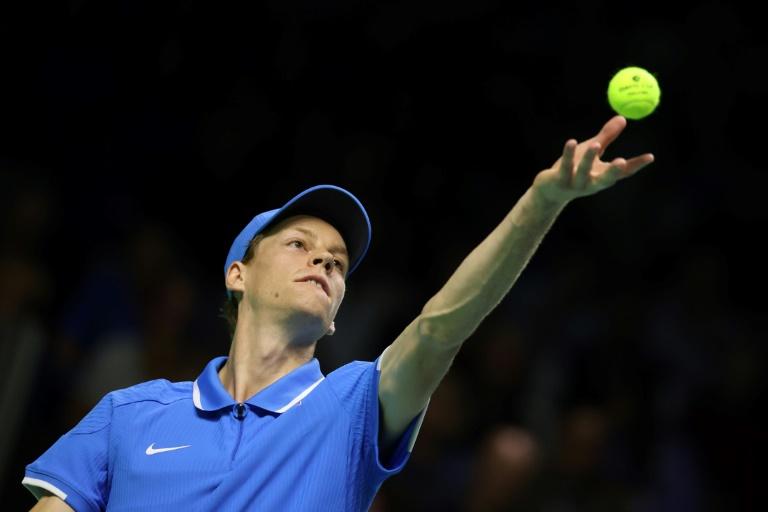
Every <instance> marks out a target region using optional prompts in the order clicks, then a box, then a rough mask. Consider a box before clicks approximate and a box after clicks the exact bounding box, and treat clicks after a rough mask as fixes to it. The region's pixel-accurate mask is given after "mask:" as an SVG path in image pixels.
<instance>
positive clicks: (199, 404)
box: [22, 356, 427, 512]
mask: <svg viewBox="0 0 768 512" xmlns="http://www.w3.org/2000/svg"><path fill="white" fill-rule="evenodd" d="M226 360H227V358H226V357H217V358H215V359H213V360H211V361H210V362H209V363H208V364H207V365H206V367H205V369H204V370H203V372H202V373H201V374H200V376H199V377H198V378H197V380H196V381H195V382H178V383H171V382H169V381H167V380H154V381H149V382H145V383H142V384H138V385H136V386H132V387H130V388H126V389H121V390H118V391H113V392H111V393H109V394H107V395H106V396H105V397H104V398H103V399H102V400H101V401H100V402H99V403H98V404H97V405H96V407H94V409H93V410H92V411H91V412H90V413H88V415H86V416H85V417H84V418H83V419H82V421H80V423H79V424H78V425H76V426H75V427H74V428H73V429H72V430H71V431H69V432H68V433H66V434H65V435H63V436H62V437H61V438H60V439H59V440H58V441H57V442H56V443H55V444H54V445H53V446H51V448H49V449H48V450H47V451H46V452H45V453H44V454H43V455H42V456H41V457H40V458H39V459H37V460H36V461H35V462H33V463H32V464H30V465H29V466H27V470H26V473H25V477H24V480H23V481H22V483H23V484H24V485H25V486H26V487H27V488H28V489H29V490H30V491H31V492H32V493H33V494H34V495H35V496H37V497H40V496H41V495H45V494H48V493H50V494H54V495H56V496H58V497H60V498H61V499H63V500H64V501H65V502H66V503H68V504H69V505H70V506H71V507H72V508H74V509H75V510H76V511H78V512H81V511H97V510H110V511H125V510H131V511H144V510H146V511H153V510H158V511H159V510H162V511H163V512H167V510H168V507H169V506H173V505H179V506H183V507H184V510H185V511H193V510H201V511H203V510H205V511H213V510H215V511H250V510H260V511H265V510H266V511H271V510H280V511H314V510H317V511H320V510H322V511H339V512H341V511H344V512H346V511H355V510H368V508H369V507H370V505H371V503H372V502H373V498H374V496H375V494H376V492H377V491H378V489H379V487H380V486H381V484H382V483H383V482H384V480H386V479H387V478H388V477H390V476H392V475H394V474H397V473H399V472H400V471H401V470H402V469H403V467H404V466H405V464H406V462H407V461H408V459H409V457H410V453H411V450H412V448H413V445H414V443H415V440H416V436H417V435H418V431H419V428H420V426H421V422H422V420H423V419H424V415H425V413H426V409H427V407H425V408H424V409H423V410H422V411H421V413H420V414H419V415H417V416H416V417H415V418H414V419H413V420H412V421H411V423H410V424H409V426H408V428H407V429H406V430H405V432H403V434H402V435H401V437H400V439H399V441H398V444H397V447H396V449H395V451H394V453H393V454H392V456H391V457H390V459H389V460H382V457H381V456H380V454H379V445H378V437H379V435H378V431H379V426H380V425H379V401H378V384H379V377H380V374H381V368H380V365H381V356H379V357H378V358H377V359H376V360H375V361H373V362H366V361H353V362H351V363H349V364H346V365H344V366H342V367H340V368H338V369H337V370H335V371H333V372H331V373H330V374H328V376H327V377H324V376H323V374H322V373H321V371H320V364H319V362H318V360H317V359H312V360H310V361H309V362H307V363H306V364H304V365H302V366H300V367H298V368H296V369H295V370H293V371H292V372H290V373H289V374H287V375H285V376H283V377H281V378H280V379H278V380H277V381H276V382H274V383H272V384H271V385H269V386H267V387H266V388H264V389H263V390H261V391H260V392H259V393H257V394H256V395H254V396H252V397H251V398H249V399H248V400H246V401H245V403H242V404H238V403H237V402H236V401H234V400H233V399H232V397H231V396H230V395H229V393H228V392H227V391H226V390H225V389H224V387H223V386H222V384H221V381H220V380H219V376H218V371H219V369H221V367H222V366H223V365H224V363H225V362H226Z"/></svg>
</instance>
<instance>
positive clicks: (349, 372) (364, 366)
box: [326, 361, 376, 382]
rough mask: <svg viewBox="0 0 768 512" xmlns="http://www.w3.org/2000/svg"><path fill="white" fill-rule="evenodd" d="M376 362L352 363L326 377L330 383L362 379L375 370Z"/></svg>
mask: <svg viewBox="0 0 768 512" xmlns="http://www.w3.org/2000/svg"><path fill="white" fill-rule="evenodd" d="M375 364H376V362H375V361H352V362H350V363H347V364H345V365H343V366H339V367H338V368H336V369H335V370H333V371H332V372H331V373H329V374H328V376H327V377H326V378H327V379H328V380H330V381H337V382H338V381H348V380H354V379H356V378H359V377H361V376H362V375H363V374H365V373H366V372H369V371H371V370H372V369H373V366H374V365H375Z"/></svg>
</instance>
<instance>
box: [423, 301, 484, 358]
mask: <svg viewBox="0 0 768 512" xmlns="http://www.w3.org/2000/svg"><path fill="white" fill-rule="evenodd" d="M473 331H474V327H470V326H467V325H464V324H463V323H462V322H459V321H457V320H456V319H455V318H452V317H451V316H450V315H446V314H436V313H434V312H429V311H427V310H426V309H425V310H424V311H422V312H421V315H419V323H418V333H419V338H421V339H423V340H429V341H430V343H432V344H440V345H441V346H444V347H445V348H447V349H452V348H455V347H457V346H460V345H461V344H462V343H463V342H464V341H465V340H466V339H467V338H468V337H469V336H470V335H471V334H472V332H473Z"/></svg>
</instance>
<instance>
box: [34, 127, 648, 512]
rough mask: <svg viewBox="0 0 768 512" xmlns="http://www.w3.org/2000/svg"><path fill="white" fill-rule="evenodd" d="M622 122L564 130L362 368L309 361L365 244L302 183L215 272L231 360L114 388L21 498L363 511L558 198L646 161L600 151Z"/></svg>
mask: <svg viewBox="0 0 768 512" xmlns="http://www.w3.org/2000/svg"><path fill="white" fill-rule="evenodd" d="M625 126H626V120H625V119H624V118H623V117H621V116H616V117H614V118H612V119H611V120H609V121H608V122H607V123H606V124H605V125H604V126H603V128H602V129H601V130H600V132H599V133H598V134H597V135H595V136H594V137H592V138H590V139H589V140H586V141H584V142H582V143H580V144H578V143H577V141H575V140H569V141H568V142H567V143H566V144H565V147H564V150H563V154H562V156H561V157H560V158H559V159H558V161H557V162H555V164H554V165H553V166H552V167H551V168H549V169H546V170H544V171H541V172H540V173H539V174H537V176H536V177H535V179H534V181H533V184H532V186H531V187H530V189H529V190H527V191H526V192H525V194H524V195H523V196H522V197H521V199H520V200H519V201H518V202H517V204H516V205H515V206H514V208H513V209H512V210H511V211H510V212H509V214H508V215H507V216H506V217H505V218H504V219H503V220H502V222H501V223H500V224H499V226H497V227H496V228H495V229H494V230H493V231H492V232H491V234H490V235H489V236H488V237H487V238H486V239H485V240H484V241H483V242H482V243H481V244H480V245H479V246H478V247H477V248H476V249H474V250H473V251H472V252H471V253H470V254H469V256H467V258H466V259H465V260H464V261H463V262H462V263H461V265H460V266H459V267H458V269H457V270H456V271H455V273H454V274H453V275H452V276H451V277H450V279H449V280H448V281H447V283H446V284H445V285H444V286H443V288H442V289H441V290H440V291H439V292H438V293H437V294H436V295H435V296H434V297H432V298H431V299H430V300H429V301H428V302H427V304H426V305H425V306H424V308H423V309H422V311H421V313H420V314H419V315H418V316H417V317H416V318H415V319H414V320H413V321H412V322H411V323H410V324H409V325H408V326H407V327H406V328H405V329H404V330H403V332H402V333H401V334H400V335H399V336H398V337H397V339H396V340H395V341H394V342H393V343H392V344H391V345H389V346H388V347H387V348H386V349H385V350H384V351H383V353H382V354H381V355H380V356H379V357H377V358H376V360H375V361H373V362H361V361H354V362H352V363H349V364H347V365H345V366H342V367H341V368H339V369H337V370H335V371H334V372H331V373H330V374H329V375H328V376H327V377H325V376H323V375H322V374H321V373H320V370H319V365H318V362H317V360H316V359H315V358H314V357H313V355H314V351H315V346H316V344H317V341H318V340H319V339H320V338H321V337H322V336H324V335H326V334H333V331H334V330H335V325H334V318H335V316H336V313H337V311H338V309H339V306H340V305H341V302H342V299H343V297H344V291H345V281H346V278H347V277H348V275H349V274H350V273H351V272H352V271H353V270H354V269H355V268H356V267H357V265H359V263H360V261H361V260H362V258H363V257H364V256H365V253H366V251H367V250H368V245H369V243H370V224H369V221H368V216H367V214H366V212H365V209H364V208H363V206H362V205H361V204H360V202H359V201H358V200H357V199H356V198H355V197H354V196H353V195H352V194H350V193H349V192H347V191H345V190H343V189H340V188H337V187H333V186H320V187H314V188H311V189H309V190H307V191H305V192H303V193H301V194H299V195H298V196H296V197H295V198H293V199H292V200H291V201H289V202H288V203H287V204H286V205H285V206H284V207H283V208H281V209H278V210H272V211H269V212H265V213H262V214H260V215H257V216H256V217H255V218H254V219H253V220H252V221H251V223H249V224H248V226H246V227H245V229H243V231H242V232H241V233H240V235H238V237H237V238H236V239H235V242H234V243H233V244H232V248H231V249H230V252H229V255H228V257H227V260H226V266H225V283H226V288H227V291H228V293H229V294H230V295H231V297H232V302H231V304H232V305H233V310H232V313H233V314H235V313H236V322H235V329H234V335H233V339H232V345H231V349H230V353H229V357H219V358H215V359H213V360H212V361H211V362H210V363H209V364H208V365H207V366H206V368H205V370H204V371H203V373H202V374H201V375H200V377H198V379H197V380H196V381H195V382H194V383H189V382H182V383H170V382H168V381H165V380H157V381H151V382H147V383H143V384H139V385H137V386H133V387H131V388H127V389H124V390H119V391H115V392H112V393H110V394H108V395H106V396H105V397H104V399H102V401H101V402H100V403H99V404H98V405H97V406H96V407H95V408H94V409H93V410H92V411H91V412H90V413H89V414H88V415H87V416H86V417H85V418H84V419H83V420H82V421H81V422H80V423H79V424H78V425H77V426H76V427H75V428H74V429H72V430H71V431H70V432H69V433H67V434H66V435H64V436H63V437H62V438H61V439H60V440H59V441H57V443H55V444H54V445H53V446H52V447H51V448H50V449H49V450H48V451H47V452H46V453H45V454H43V455H42V456H41V457H40V458H39V459H38V460H37V461H35V462H34V463H32V464H30V465H29V466H28V467H27V472H26V475H25V478H24V480H23V483H24V484H25V485H26V486H27V487H28V488H29V489H30V490H31V491H32V492H33V494H35V496H37V497H38V498H39V501H38V504H37V506H36V507H35V508H34V509H33V510H46V511H47V510H54V511H55V510H71V509H75V510H78V511H90V510H101V509H105V508H107V507H109V510H161V509H164V508H167V507H168V506H173V505H177V506H183V507H185V509H186V510H302V511H303V510H333V511H349V510H367V509H368V508H369V507H370V505H371V503H372V501H373V498H374V496H375V494H376V492H377V490H378V489H379V487H380V486H381V484H382V483H383V481H384V480H385V479H386V478H388V477H389V476H391V475H393V474H395V473H397V472H399V471H401V470H402V468H403V467H404V465H405V464H406V462H407V460H408V458H409V456H410V452H411V449H412V448H413V445H414V442H415V439H416V436H417V434H418V430H419V427H420V425H421V421H422V419H423V417H424V414H425V413H426V409H427V406H428V403H429V398H430V396H431V395H432V393H433V392H434V391H435V389H436V388H437V386H438V384H439V383H440V381H441V379H442V378H443V377H444V376H445V374H446V373H447V371H448V369H449V367H450V365H451V363H452V361H453V359H454V357H455V356H456V354H457V353H458V351H459V349H460V348H461V346H462V344H463V343H464V341H465V340H466V339H467V338H468V337H469V336H470V335H471V334H472V332H473V331H474V330H475V329H476V328H477V326H478V325H479V324H480V322H481V321H482V320H483V318H484V317H485V316H486V315H487V314H488V313H489V312H490V311H491V310H492V309H493V308H494V307H495V306H496V305H497V304H498V303H499V302H500V301H501V299H502V298H503V297H504V296H505V294H506V293H507V292H508V291H509V289H510V288H511V286H512V285H513V284H514V282H515V281H516V279H517V277H518V276H519V275H520V273H521V272H522V270H523V268H524V267H525V266H526V264H527V262H528V261H529V259H530V258H531V256H532V255H533V253H534V252H535V250H536V248H537V247H538V245H539V243H540V242H541V240H542V239H543V237H544V235H545V234H546V232H547V231H548V230H549V228H550V226H551V225H552V223H553V222H554V220H555V219H556V217H557V216H558V214H559V213H560V212H561V211H562V209H563V208H564V207H565V206H566V205H567V204H568V203H569V202H570V201H572V200H574V199H576V198H578V197H583V196H588V195H591V194H594V193H596V192H598V191H600V190H603V189H605V188H608V187H610V186H612V185H613V184H614V183H616V182H617V181H618V180H619V179H622V178H625V177H628V176H631V175H633V174H634V173H635V172H637V171H638V170H639V169H641V168H643V167H644V166H646V165H648V164H650V163H651V162H652V161H653V155H651V154H644V155H641V156H637V157H634V158H631V159H629V160H625V159H623V158H616V159H614V160H613V161H611V162H610V163H607V162H603V161H601V160H600V158H599V157H600V156H601V155H602V154H603V152H604V151H605V149H606V148H607V147H608V145H609V144H610V143H611V142H613V140H615V139H616V137H618V135H619V134H620V133H621V131H622V130H623V129H624V128H625Z"/></svg>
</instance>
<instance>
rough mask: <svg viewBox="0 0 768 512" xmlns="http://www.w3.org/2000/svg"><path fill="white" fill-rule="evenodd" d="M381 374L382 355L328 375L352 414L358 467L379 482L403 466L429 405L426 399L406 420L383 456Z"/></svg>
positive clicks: (372, 480) (408, 456)
mask: <svg viewBox="0 0 768 512" xmlns="http://www.w3.org/2000/svg"><path fill="white" fill-rule="evenodd" d="M382 355H383V353H382ZM380 377H381V355H380V356H379V357H377V358H376V360H375V361H374V362H372V363H371V362H363V361H354V362H352V363H349V364H347V365H345V366H343V367H341V368H339V369H338V370H336V371H335V372H333V373H331V374H330V375H329V376H328V380H329V383H330V384H331V386H332V387H333V388H334V391H335V392H336V394H337V395H338V396H339V399H340V401H341V403H342V405H343V406H344V407H345V408H346V409H347V411H348V412H349V414H350V417H351V418H352V431H353V433H354V435H355V438H356V439H355V447H356V450H357V451H358V452H357V453H358V456H359V457H361V463H362V466H361V467H358V468H357V469H358V470H362V471H363V472H364V473H365V474H366V478H365V479H366V480H367V481H368V482H374V483H378V484H380V483H381V482H383V481H384V480H385V479H387V478H388V477H390V476H393V475H395V474H397V473H399V472H400V471H402V470H403V468H404V467H405V465H406V463H407V462H408V459H409V458H410V454H411V451H412V450H413V446H414V444H415V442H416V437H417V435H418V433H419V429H420V428H421V424H422V421H423V420H424V415H425V414H426V411H427V407H428V406H429V402H427V405H426V406H425V407H424V409H423V410H422V411H421V412H420V413H419V414H417V415H416V417H414V418H413V420H412V421H411V422H410V423H409V425H408V427H407V428H406V429H405V431H404V432H403V433H402V434H401V436H400V438H399V440H398V441H397V443H396V448H395V450H394V451H393V452H392V455H391V456H390V457H389V459H388V460H382V459H381V452H380V447H379V427H380V406H379V379H380Z"/></svg>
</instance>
